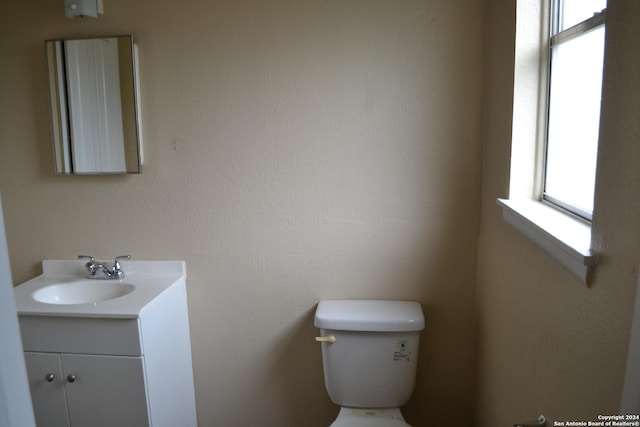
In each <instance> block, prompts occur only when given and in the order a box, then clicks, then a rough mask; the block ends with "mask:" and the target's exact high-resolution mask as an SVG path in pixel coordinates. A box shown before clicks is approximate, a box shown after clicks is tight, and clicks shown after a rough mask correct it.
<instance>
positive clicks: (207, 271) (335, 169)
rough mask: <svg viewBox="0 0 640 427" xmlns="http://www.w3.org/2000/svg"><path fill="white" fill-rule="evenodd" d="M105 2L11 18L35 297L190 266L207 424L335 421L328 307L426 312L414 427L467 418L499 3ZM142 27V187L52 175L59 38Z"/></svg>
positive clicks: (23, 237)
mask: <svg viewBox="0 0 640 427" xmlns="http://www.w3.org/2000/svg"><path fill="white" fill-rule="evenodd" d="M104 9H105V14H104V16H102V17H100V18H99V19H97V20H93V19H86V20H79V19H76V20H68V19H66V18H65V16H64V11H63V3H62V1H61V0H60V1H48V0H47V1H45V0H37V1H30V2H3V3H2V5H1V6H0V50H1V51H2V53H3V54H2V66H1V69H2V79H1V81H0V93H1V94H2V96H1V97H0V191H1V192H2V198H3V202H4V208H5V220H6V226H7V234H8V243H9V249H10V253H11V262H12V264H11V265H12V269H13V276H14V280H15V281H16V283H20V282H22V281H24V280H26V279H29V278H30V277H32V276H34V275H36V274H38V273H39V272H40V266H39V262H40V261H41V260H42V259H47V258H73V257H75V256H76V255H78V254H91V255H94V256H96V257H99V258H108V257H113V256H115V255H121V254H131V255H132V257H133V258H134V259H184V260H186V262H187V266H188V294H189V309H190V319H191V333H192V346H193V359H194V369H195V382H196V394H197V404H198V416H199V419H200V424H201V425H202V426H212V425H217V426H253V425H257V426H262V427H267V426H274V427H275V426H278V427H282V426H303V425H304V426H305V427H313V426H317V427H323V426H327V425H328V424H329V423H330V421H331V420H332V419H333V417H334V416H335V415H336V413H337V408H336V407H335V406H333V405H332V404H331V403H330V402H329V400H328V398H327V397H326V393H325V391H324V386H323V380H322V367H321V360H320V349H319V347H318V346H317V344H316V343H315V342H314V341H313V337H314V335H315V333H316V331H315V329H314V327H313V318H312V316H313V311H314V308H315V304H316V302H317V301H318V300H320V299H329V298H394V299H412V300H418V301H420V302H422V304H423V307H424V309H425V311H426V317H427V330H426V331H425V333H424V334H423V346H422V350H423V351H422V354H421V357H420V365H419V378H418V383H417V389H416V393H415V396H414V399H413V400H412V402H411V403H410V404H409V406H408V407H407V408H406V410H405V414H406V417H407V419H408V420H409V421H410V422H411V423H413V424H414V425H416V426H422V425H439V426H459V425H467V424H469V423H470V414H471V399H472V394H471V393H472V377H473V374H472V373H473V332H474V318H473V310H474V285H475V275H476V243H477V234H478V227H479V214H480V210H479V206H480V204H479V201H480V200H479V194H480V184H479V183H480V164H481V163H480V160H481V155H480V146H481V144H480V142H481V136H482V135H481V133H482V108H481V107H482V71H483V47H484V43H483V31H484V6H483V3H482V2H477V1H473V0H466V1H462V0H461V1H456V2H450V1H443V0H439V1H421V0H416V1H411V0H402V1H398V0H386V1H369V0H361V1H357V0H347V1H344V0H341V1H313V0H304V1H297V2H289V1H284V0H271V1H262V0H255V1H242V2H241V1H211V0H189V1H175V2H167V1H151V0H137V1H128V0H106V1H105V2H104ZM126 33H133V34H134V35H135V37H136V40H137V42H138V46H139V55H140V77H141V93H142V108H143V109H142V118H143V131H144V135H145V141H144V154H145V165H144V168H143V173H142V174H141V175H139V176H111V177H90V176H82V177H74V176H55V175H54V174H53V155H52V150H51V146H50V145H51V143H50V129H49V111H48V107H47V87H46V82H47V80H46V70H45V61H44V52H43V41H44V40H45V39H49V38H59V37H77V36H92V35H111V34H126ZM503 233H508V232H505V231H503ZM522 286H524V285H522ZM168 386H169V385H168ZM452 414H456V416H455V417H452V416H451V415H452Z"/></svg>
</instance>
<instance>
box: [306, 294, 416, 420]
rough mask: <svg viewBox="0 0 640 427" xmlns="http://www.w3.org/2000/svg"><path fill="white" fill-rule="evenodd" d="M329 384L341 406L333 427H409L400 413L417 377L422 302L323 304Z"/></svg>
mask: <svg viewBox="0 0 640 427" xmlns="http://www.w3.org/2000/svg"><path fill="white" fill-rule="evenodd" d="M315 326H316V327H317V328H320V335H321V336H320V337H317V338H316V340H317V341H320V342H322V364H323V367H324V382H325V387H326V389H327V392H328V393H329V396H330V397H331V400H332V401H333V403H335V404H337V405H340V413H339V414H338V418H336V420H335V421H334V422H333V424H331V427H410V426H409V424H407V423H406V421H405V420H404V418H403V417H402V414H401V412H400V408H399V407H400V406H402V405H404V404H405V403H407V401H408V400H409V397H411V393H412V392H413V386H414V383H415V376H416V365H417V361H418V345H419V343H420V331H421V330H422V329H424V315H423V314H422V308H421V307H420V304H419V303H417V302H409V301H381V300H332V301H320V303H318V308H317V309H316V316H315Z"/></svg>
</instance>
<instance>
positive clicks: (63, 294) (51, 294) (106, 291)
mask: <svg viewBox="0 0 640 427" xmlns="http://www.w3.org/2000/svg"><path fill="white" fill-rule="evenodd" d="M134 289H135V286H134V285H131V284H129V283H122V282H110V281H107V280H81V281H75V282H68V283H58V284H53V285H49V286H45V287H43V288H40V289H38V290H37V291H35V292H34V293H33V294H32V297H33V299H34V300H36V301H38V302H42V303H45V304H62V305H67V304H89V303H94V302H100V301H107V300H112V299H115V298H118V297H121V296H124V295H127V294H128V293H130V292H133V290H134Z"/></svg>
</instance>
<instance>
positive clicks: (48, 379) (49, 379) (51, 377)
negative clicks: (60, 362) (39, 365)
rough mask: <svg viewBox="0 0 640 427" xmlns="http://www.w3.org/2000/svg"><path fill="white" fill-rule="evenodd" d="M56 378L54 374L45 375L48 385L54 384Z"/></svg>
mask: <svg viewBox="0 0 640 427" xmlns="http://www.w3.org/2000/svg"><path fill="white" fill-rule="evenodd" d="M54 378H55V376H54V375H53V374H47V375H45V376H44V379H45V380H46V381H47V382H48V383H50V382H52V381H53V380H54Z"/></svg>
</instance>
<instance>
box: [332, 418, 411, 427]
mask: <svg viewBox="0 0 640 427" xmlns="http://www.w3.org/2000/svg"><path fill="white" fill-rule="evenodd" d="M330 427H411V426H410V425H409V424H407V423H405V422H404V421H401V420H389V419H383V418H356V417H349V418H343V419H338V420H336V421H335V422H334V423H333V424H331V426H330Z"/></svg>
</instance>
